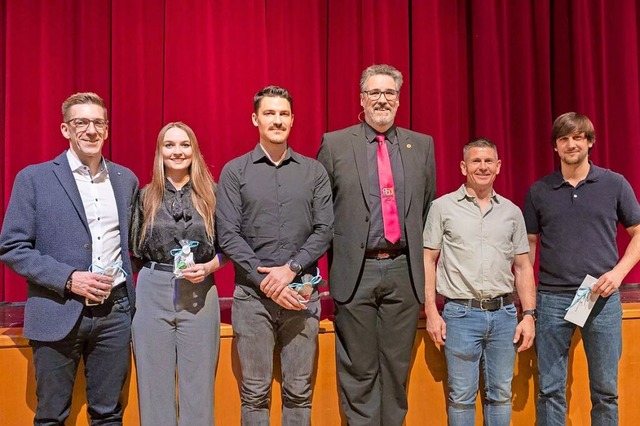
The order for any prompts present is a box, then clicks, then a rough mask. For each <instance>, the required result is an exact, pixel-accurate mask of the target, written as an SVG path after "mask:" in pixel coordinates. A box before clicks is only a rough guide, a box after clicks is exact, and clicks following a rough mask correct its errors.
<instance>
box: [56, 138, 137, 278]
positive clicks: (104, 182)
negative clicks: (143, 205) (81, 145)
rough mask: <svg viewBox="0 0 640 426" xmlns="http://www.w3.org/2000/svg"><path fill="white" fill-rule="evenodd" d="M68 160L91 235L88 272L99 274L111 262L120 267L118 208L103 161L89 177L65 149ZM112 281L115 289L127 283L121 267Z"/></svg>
mask: <svg viewBox="0 0 640 426" xmlns="http://www.w3.org/2000/svg"><path fill="white" fill-rule="evenodd" d="M67 160H69V166H70V167H71V171H72V172H73V177H74V179H75V180H76V185H77V186H78V191H79V192H80V197H81V198H82V205H83V206H84V212H85V215H86V216H87V222H88V223H89V231H90V232H91V240H92V241H91V243H92V244H91V247H92V250H91V263H92V264H91V270H92V271H93V272H96V273H100V272H102V271H104V269H105V268H106V267H107V266H109V265H113V264H114V263H117V264H118V265H120V266H121V265H122V246H121V245H120V222H119V220H118V207H117V205H116V197H115V195H114V194H113V187H112V186H111V181H110V180H109V170H108V169H107V164H106V163H105V161H104V159H103V160H102V162H101V165H100V171H99V172H98V174H96V175H95V176H91V170H89V167H87V166H85V165H84V164H82V163H81V162H80V160H78V159H77V158H76V157H75V156H74V155H73V154H72V153H71V151H70V150H67ZM113 279H114V281H113V286H114V287H115V286H116V285H118V284H121V283H123V282H124V281H125V280H126V278H125V276H124V273H123V271H122V268H120V269H118V271H117V272H116V274H115V275H113Z"/></svg>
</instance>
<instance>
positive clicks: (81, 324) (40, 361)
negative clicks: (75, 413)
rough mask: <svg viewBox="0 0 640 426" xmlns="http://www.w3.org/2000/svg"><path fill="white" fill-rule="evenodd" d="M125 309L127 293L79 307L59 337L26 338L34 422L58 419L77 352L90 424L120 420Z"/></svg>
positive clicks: (125, 368) (126, 347) (127, 332)
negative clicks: (30, 361) (33, 384)
mask: <svg viewBox="0 0 640 426" xmlns="http://www.w3.org/2000/svg"><path fill="white" fill-rule="evenodd" d="M123 285H124V284H123ZM130 309H131V308H130V306H129V299H128V298H127V297H124V298H122V299H118V300H115V301H114V302H113V303H111V302H105V303H104V304H103V305H99V306H96V307H85V308H84V310H83V312H82V315H81V316H80V318H79V319H78V322H77V324H76V325H75V327H74V328H73V329H72V330H71V332H70V333H69V334H68V335H67V336H66V337H65V338H64V339H62V340H60V341H57V342H41V341H35V340H31V341H30V342H29V343H30V345H31V347H32V348H33V365H34V369H35V373H36V394H37V396H38V406H37V408H36V415H35V419H34V421H33V423H34V424H35V425H64V422H65V420H66V419H67V417H68V416H69V412H70V410H71V397H72V395H73V384H74V382H75V378H76V374H77V370H78V363H79V362H80V357H82V359H83V360H84V371H85V376H86V382H87V402H88V412H89V416H90V417H91V424H92V425H122V412H123V407H122V404H121V403H120V393H121V391H122V387H123V386H124V382H125V380H126V378H127V373H128V372H129V359H130V357H131V352H130V343H129V341H130V337H131V315H130Z"/></svg>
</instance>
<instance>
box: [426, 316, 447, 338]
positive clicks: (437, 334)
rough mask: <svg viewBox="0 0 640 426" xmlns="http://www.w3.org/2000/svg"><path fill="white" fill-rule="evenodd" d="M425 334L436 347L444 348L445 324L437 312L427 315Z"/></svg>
mask: <svg viewBox="0 0 640 426" xmlns="http://www.w3.org/2000/svg"><path fill="white" fill-rule="evenodd" d="M427 333H429V337H430V338H431V340H433V341H434V343H436V344H437V345H440V346H444V345H445V341H446V340H447V324H446V323H445V322H444V320H443V319H442V317H441V316H440V314H438V312H435V313H431V312H430V313H428V314H427Z"/></svg>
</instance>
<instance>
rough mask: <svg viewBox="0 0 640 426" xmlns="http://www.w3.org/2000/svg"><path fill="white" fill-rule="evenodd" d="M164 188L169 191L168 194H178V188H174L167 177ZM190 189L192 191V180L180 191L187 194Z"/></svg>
mask: <svg viewBox="0 0 640 426" xmlns="http://www.w3.org/2000/svg"><path fill="white" fill-rule="evenodd" d="M164 188H165V191H168V192H171V193H174V194H175V193H177V192H178V190H177V189H176V187H175V186H173V184H172V183H171V181H170V180H169V179H167V178H166V177H165V178H164ZM188 189H191V179H189V181H188V182H187V183H185V184H184V185H182V188H181V189H180V191H181V192H185V191H187V190H188Z"/></svg>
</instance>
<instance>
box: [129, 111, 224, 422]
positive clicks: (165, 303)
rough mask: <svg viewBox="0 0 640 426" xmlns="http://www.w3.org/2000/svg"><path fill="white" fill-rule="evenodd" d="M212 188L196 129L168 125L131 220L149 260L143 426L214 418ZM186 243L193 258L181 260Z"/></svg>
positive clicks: (136, 334) (139, 254)
mask: <svg viewBox="0 0 640 426" xmlns="http://www.w3.org/2000/svg"><path fill="white" fill-rule="evenodd" d="M214 191H215V183H214V182H213V178H212V177H211V174H210V173H209V170H208V168H207V166H206V164H205V162H204V159H203V157H202V153H201V152H200V148H199V146H198V141H197V139H196V136H195V134H194V132H193V130H191V128H190V127H189V126H187V125H186V124H184V123H181V122H176V123H169V124H167V125H166V126H164V127H163V128H162V130H160V134H159V135H158V143H157V145H156V152H155V159H154V165H153V177H152V179H151V183H150V184H148V185H147V186H145V187H144V188H143V189H142V191H141V192H140V197H139V198H138V202H137V204H136V207H135V211H134V215H133V218H134V219H133V222H134V223H133V225H132V243H131V247H132V249H133V254H134V257H135V258H137V260H138V263H139V264H143V265H144V266H143V268H142V269H141V271H140V272H139V274H138V281H137V288H136V296H137V301H136V315H135V316H134V320H133V325H132V330H133V344H134V352H135V357H136V369H137V375H138V394H139V402H140V421H141V424H142V425H143V426H145V425H148V426H161V425H167V426H175V425H188V426H194V425H212V424H214V414H213V393H214V388H213V384H214V375H215V366H216V363H217V359H218V350H219V339H220V327H219V324H220V309H219V305H218V294H217V290H216V287H215V282H214V278H213V275H212V272H213V271H215V270H216V269H218V268H219V267H220V266H222V264H223V262H224V259H223V257H222V255H221V254H216V246H215V244H214V243H215V235H214V215H215V207H216V197H215V192H214ZM184 246H188V247H189V248H188V249H186V250H185V251H186V252H190V253H191V256H192V262H187V264H186V265H185V264H184V263H183V264H181V265H178V263H179V262H177V261H176V259H175V257H176V256H180V255H182V254H183V253H181V249H182V248H183V247H184ZM185 266H186V267H185ZM176 268H177V269H176ZM176 389H177V390H176ZM178 412H179V415H178Z"/></svg>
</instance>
